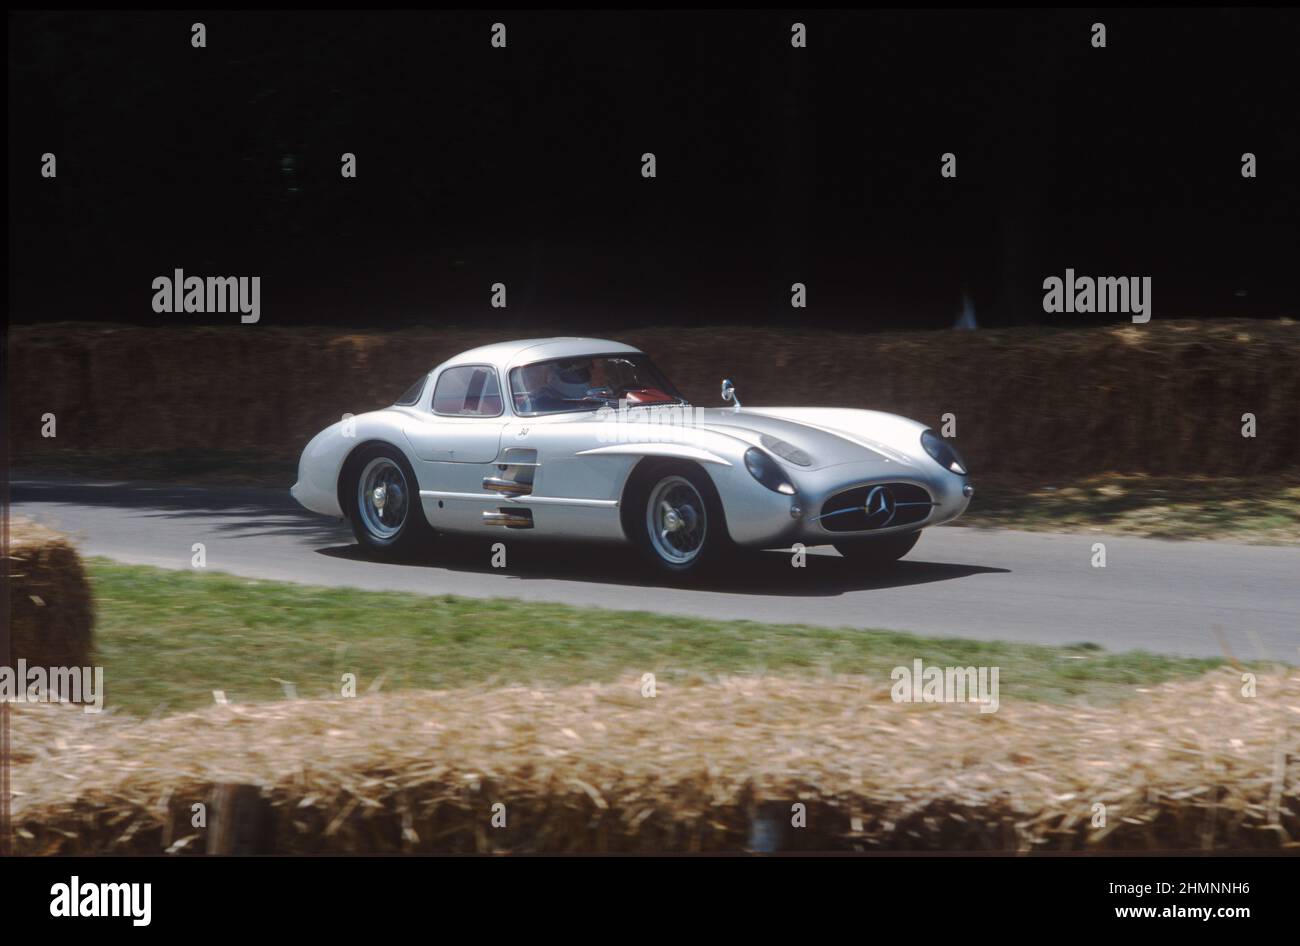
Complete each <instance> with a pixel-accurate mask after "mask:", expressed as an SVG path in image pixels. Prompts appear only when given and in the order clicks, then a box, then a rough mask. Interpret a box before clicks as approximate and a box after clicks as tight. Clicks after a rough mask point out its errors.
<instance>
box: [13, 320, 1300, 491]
mask: <svg viewBox="0 0 1300 946" xmlns="http://www.w3.org/2000/svg"><path fill="white" fill-rule="evenodd" d="M548 334H565V332H564V330H563V329H560V328H553V327H541V326H529V327H526V328H519V329H517V330H513V331H511V330H502V331H490V332H489V331H467V330H461V329H450V330H434V329H428V330H424V329H412V330H403V331H396V332H363V333H359V332H344V331H338V330H329V329H310V328H304V329H278V328H275V327H273V326H272V325H267V324H259V325H256V326H230V327H220V328H148V329H145V328H133V327H103V326H87V325H80V324H65V325H52V326H19V327H15V328H14V329H12V330H11V337H10V342H11V346H12V348H11V352H12V355H11V358H10V368H11V371H12V378H11V381H10V392H11V398H12V403H13V409H12V412H11V418H12V419H11V426H12V430H11V443H12V444H13V450H14V454H15V462H17V463H22V462H23V461H24V460H25V459H28V458H39V457H41V456H42V455H48V454H52V453H57V452H58V451H76V452H81V453H93V452H96V451H110V452H113V453H117V454H121V453H132V452H141V451H160V450H165V451H180V450H214V449H218V450H231V451H257V452H263V453H267V454H273V455H279V456H283V457H296V456H297V453H298V451H300V450H301V448H302V446H303V445H304V444H305V443H306V442H307V439H308V438H309V437H310V436H311V435H312V434H314V433H315V432H316V431H317V430H319V429H321V428H322V427H324V426H325V425H327V424H329V423H332V422H334V421H336V420H338V419H339V417H340V416H341V415H342V414H343V413H344V412H352V413H360V412H362V411H365V410H370V409H374V408H377V407H382V406H385V405H387V404H391V403H392V402H393V401H394V400H395V399H396V398H397V397H398V396H399V395H400V394H401V392H402V391H403V390H405V389H406V387H407V386H408V385H409V384H410V383H411V382H412V381H413V380H414V379H415V378H416V377H418V376H419V375H420V373H421V372H424V371H427V370H428V369H430V368H431V367H433V366H434V365H435V364H437V363H438V362H439V361H441V360H443V359H445V358H447V357H449V356H451V355H453V354H456V353H457V352H460V351H462V350H464V349H466V348H470V347H473V346H475V345H478V344H483V343H486V342H491V341H500V340H501V339H502V338H506V337H512V336H539V335H548ZM608 334H610V335H612V336H614V337H616V338H618V339H620V340H623V341H627V342H630V343H632V344H635V345H638V346H640V347H642V348H643V349H645V350H646V351H647V352H649V353H650V355H651V356H652V357H653V358H654V359H655V360H656V361H657V362H659V364H660V365H661V366H662V367H663V369H664V370H665V371H666V372H667V373H668V374H669V376H670V377H672V378H673V379H674V380H675V381H676V382H677V383H678V384H679V385H680V386H682V388H683V393H684V394H685V395H686V396H687V397H688V398H689V399H691V400H692V401H693V402H695V403H697V404H701V405H717V404H720V403H721V402H720V401H719V398H718V383H719V381H720V379H721V378H722V376H723V375H726V376H729V377H731V378H733V379H734V380H735V381H736V385H737V388H738V390H739V392H740V395H741V398H742V399H743V400H744V401H745V403H748V404H752V405H788V406H799V405H827V406H846V407H858V406H867V407H873V408H877V409H880V410H886V411H892V412H896V413H900V414H904V415H907V416H909V417H914V418H917V419H918V420H922V421H924V422H927V423H930V424H932V425H935V426H938V425H939V423H940V418H941V416H942V415H943V414H944V413H946V412H952V413H955V414H956V415H957V419H958V426H957V441H956V442H957V444H958V445H959V447H960V448H961V449H962V450H963V452H964V453H965V454H966V455H967V458H968V460H969V461H970V462H971V465H972V468H973V469H974V470H975V471H976V473H977V475H978V474H981V473H1016V474H1027V475H1044V476H1060V475H1065V476H1074V475H1085V474H1089V473H1098V472H1106V471H1121V472H1135V473H1137V472H1143V473H1175V474H1182V473H1188V472H1196V473H1205V474H1225V475H1227V474H1232V475H1245V474H1252V473H1261V472H1269V471H1277V470H1290V469H1295V468H1297V467H1300V414H1297V412H1296V410H1295V405H1296V404H1298V403H1300V325H1296V324H1294V323H1289V322H1252V321H1225V322H1177V321H1161V320H1153V321H1152V322H1151V323H1149V324H1148V325H1144V326H1119V327H1115V326H1105V327H1102V326H1099V327H1096V328H1090V329H1063V330H1048V329H1031V328H1023V329H997V330H980V331H975V332H952V331H945V332H910V333H898V332H895V333H881V334H850V333H835V332H803V331H798V330H791V331H778V330H774V329H767V328H743V327H740V328H726V327H699V328H689V329H657V328H649V329H630V330H627V331H616V330H613V329H611V330H610V331H609V332H608ZM47 411H48V412H54V413H56V414H57V416H58V437H57V438H55V439H43V438H42V437H41V433H40V431H41V423H40V417H41V415H42V414H43V413H45V412H47ZM1247 412H1249V413H1253V414H1255V416H1256V418H1257V423H1258V436H1257V437H1256V438H1255V439H1244V438H1243V437H1242V436H1241V415H1242V414H1243V413H1247Z"/></svg>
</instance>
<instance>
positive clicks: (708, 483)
mask: <svg viewBox="0 0 1300 946" xmlns="http://www.w3.org/2000/svg"><path fill="white" fill-rule="evenodd" d="M625 525H626V526H627V531H628V534H629V536H630V537H631V538H632V541H633V542H634V543H635V544H636V545H637V547H638V548H639V549H640V551H641V554H642V555H643V556H644V557H645V558H646V559H647V560H648V561H650V563H651V564H653V565H654V566H655V567H656V568H657V569H659V570H660V571H663V572H667V573H669V574H675V575H685V574H694V573H698V572H701V571H703V570H705V569H706V568H708V567H710V566H712V565H714V564H716V563H717V562H718V561H719V560H720V559H722V558H723V557H724V556H725V554H726V551H727V550H728V549H729V548H731V540H730V537H729V536H728V535H727V524H726V521H725V520H724V519H723V515H722V502H721V500H719V498H718V493H717V490H716V489H714V486H713V481H712V480H710V479H709V477H708V474H706V473H705V472H704V471H703V470H701V469H700V468H699V467H696V466H692V465H691V464H684V463H665V464H655V465H654V466H651V467H647V468H645V469H644V470H640V471H638V475H637V480H636V482H635V483H634V484H633V488H632V489H631V490H630V491H629V502H628V509H627V515H626V518H625Z"/></svg>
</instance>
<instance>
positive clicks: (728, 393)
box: [722, 378, 740, 410]
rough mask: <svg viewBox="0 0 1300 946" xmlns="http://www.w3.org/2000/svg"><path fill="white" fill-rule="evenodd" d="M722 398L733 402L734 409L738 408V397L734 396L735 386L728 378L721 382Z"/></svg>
mask: <svg viewBox="0 0 1300 946" xmlns="http://www.w3.org/2000/svg"><path fill="white" fill-rule="evenodd" d="M722 399H723V400H724V401H730V402H733V403H734V404H735V405H736V410H740V398H738V397H736V386H735V385H734V384H732V383H731V379H730V378H728V379H726V380H725V381H723V382H722Z"/></svg>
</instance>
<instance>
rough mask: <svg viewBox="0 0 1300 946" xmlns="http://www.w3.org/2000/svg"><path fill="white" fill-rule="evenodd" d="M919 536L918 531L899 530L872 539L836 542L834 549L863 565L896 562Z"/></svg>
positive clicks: (910, 549)
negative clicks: (892, 533) (898, 531)
mask: <svg viewBox="0 0 1300 946" xmlns="http://www.w3.org/2000/svg"><path fill="white" fill-rule="evenodd" d="M919 538H921V533H920V531H919V530H918V531H916V532H900V533H896V534H894V535H884V536H880V537H878V538H874V539H855V540H853V541H846V542H836V543H835V551H837V552H839V553H840V554H841V555H843V556H844V557H845V558H847V559H852V560H853V561H854V562H857V563H860V564H863V565H888V564H890V563H891V562H896V561H898V560H899V559H900V558H902V557H903V556H904V555H906V554H907V553H908V552H910V551H912V547H913V546H914V545H916V541H917V539H919Z"/></svg>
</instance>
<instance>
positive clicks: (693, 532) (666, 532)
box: [645, 476, 709, 566]
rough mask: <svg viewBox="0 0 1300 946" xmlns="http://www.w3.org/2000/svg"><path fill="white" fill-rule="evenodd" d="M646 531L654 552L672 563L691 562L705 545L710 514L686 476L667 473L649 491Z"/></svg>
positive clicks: (684, 563) (702, 499)
mask: <svg viewBox="0 0 1300 946" xmlns="http://www.w3.org/2000/svg"><path fill="white" fill-rule="evenodd" d="M645 516H646V532H647V533H648V534H649V536H650V544H651V545H652V546H654V550H655V554H656V555H658V556H659V557H660V558H662V559H663V560H664V561H665V562H667V563H669V564H672V565H679V566H680V565H689V564H690V563H691V562H692V561H694V560H695V558H696V556H698V555H699V554H700V552H701V551H702V550H703V548H704V540H705V539H706V538H707V537H708V535H709V514H708V512H706V511H705V508H704V497H703V496H701V495H700V491H699V490H697V489H696V488H695V487H694V486H693V485H692V484H691V481H690V480H688V479H687V478H686V477H684V476H668V477H665V478H664V479H662V480H660V481H659V482H658V483H657V484H656V485H655V487H654V489H653V490H651V492H650V500H649V502H647V503H646V508H645Z"/></svg>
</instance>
